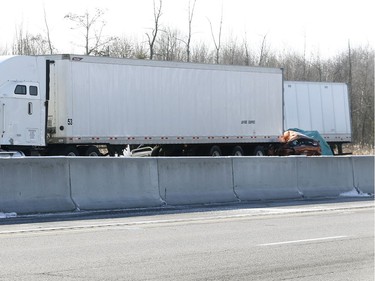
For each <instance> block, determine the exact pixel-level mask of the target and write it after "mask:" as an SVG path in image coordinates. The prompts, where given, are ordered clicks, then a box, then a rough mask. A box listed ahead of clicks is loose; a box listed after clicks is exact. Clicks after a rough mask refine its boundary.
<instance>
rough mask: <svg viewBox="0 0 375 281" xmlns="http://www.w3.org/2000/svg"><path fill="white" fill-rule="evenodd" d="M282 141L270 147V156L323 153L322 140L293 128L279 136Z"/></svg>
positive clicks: (315, 154) (317, 154)
mask: <svg viewBox="0 0 375 281" xmlns="http://www.w3.org/2000/svg"><path fill="white" fill-rule="evenodd" d="M279 140H280V143H278V144H272V145H270V147H269V150H268V155H270V156H288V155H306V156H319V155H322V150H321V147H320V142H319V141H317V140H315V139H314V138H311V137H309V136H307V135H305V134H303V133H301V132H296V131H292V130H288V131H285V132H284V134H283V135H282V136H281V137H279Z"/></svg>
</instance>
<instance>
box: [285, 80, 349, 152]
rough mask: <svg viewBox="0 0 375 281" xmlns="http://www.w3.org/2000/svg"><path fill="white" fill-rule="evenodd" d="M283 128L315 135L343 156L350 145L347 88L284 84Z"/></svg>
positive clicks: (327, 84) (286, 82)
mask: <svg viewBox="0 0 375 281" xmlns="http://www.w3.org/2000/svg"><path fill="white" fill-rule="evenodd" d="M284 122H285V123H284V127H285V129H290V128H299V129H303V130H306V131H318V132H319V133H320V134H321V135H322V137H323V138H324V139H325V140H326V141H327V142H328V144H330V146H331V148H332V149H333V148H335V147H337V148H338V153H339V154H342V144H343V143H349V142H351V138H352V131H351V119H350V108H349V95H348V87H347V85H346V84H344V83H327V82H304V81H303V82H296V81H285V82H284Z"/></svg>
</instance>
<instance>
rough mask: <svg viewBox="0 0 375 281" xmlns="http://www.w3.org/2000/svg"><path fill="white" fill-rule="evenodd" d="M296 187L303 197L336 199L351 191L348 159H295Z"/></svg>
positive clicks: (325, 157) (351, 174)
mask: <svg viewBox="0 0 375 281" xmlns="http://www.w3.org/2000/svg"><path fill="white" fill-rule="evenodd" d="M296 160H297V175H298V177H297V179H298V187H299V189H300V190H301V191H302V193H303V195H304V197H306V198H314V197H337V196H339V195H340V194H342V193H345V192H349V191H352V190H353V189H354V185H353V180H354V178H353V172H352V162H351V160H350V157H334V156H324V157H297V158H296Z"/></svg>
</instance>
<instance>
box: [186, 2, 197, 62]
mask: <svg viewBox="0 0 375 281" xmlns="http://www.w3.org/2000/svg"><path fill="white" fill-rule="evenodd" d="M196 3H197V0H194V2H193V5H191V1H190V0H189V7H188V23H189V24H188V26H189V29H188V30H189V31H188V37H187V40H186V42H185V44H186V61H187V62H190V56H191V50H190V48H191V47H190V45H191V37H192V23H193V17H194V10H195V4H196Z"/></svg>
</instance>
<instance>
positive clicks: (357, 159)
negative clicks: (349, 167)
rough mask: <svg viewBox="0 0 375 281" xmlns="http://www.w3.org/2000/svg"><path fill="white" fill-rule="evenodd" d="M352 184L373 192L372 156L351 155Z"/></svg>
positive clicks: (367, 191) (365, 191) (364, 190)
mask: <svg viewBox="0 0 375 281" xmlns="http://www.w3.org/2000/svg"><path fill="white" fill-rule="evenodd" d="M351 159H352V164H353V173H354V186H355V187H356V188H358V189H359V190H360V191H362V192H364V193H371V194H374V156H352V157H351Z"/></svg>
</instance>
